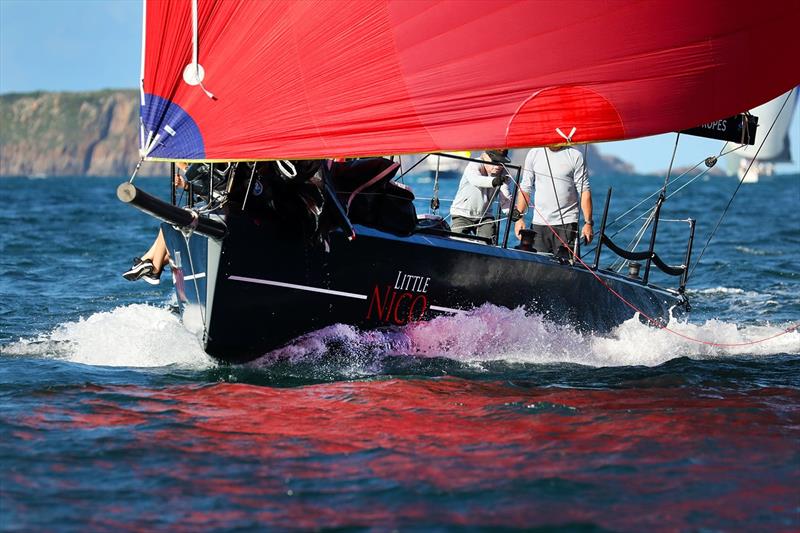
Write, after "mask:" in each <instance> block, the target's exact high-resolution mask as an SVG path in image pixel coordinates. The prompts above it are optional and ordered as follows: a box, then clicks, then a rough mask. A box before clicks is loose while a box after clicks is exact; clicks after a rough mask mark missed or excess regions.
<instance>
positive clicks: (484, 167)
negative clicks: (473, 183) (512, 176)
mask: <svg viewBox="0 0 800 533" xmlns="http://www.w3.org/2000/svg"><path fill="white" fill-rule="evenodd" d="M485 165H486V163H481V166H480V167H479V168H478V172H480V171H481V170H483V171H485V172H486V176H487V177H488V176H489V171H488V170H486V166H485ZM492 166H497V165H492ZM500 166H501V167H502V172H505V173H506V176H508V174H509V172H508V169H506V166H505V165H504V164H502V163H500ZM500 187H502V185H498V186H497V187H495V188H494V190H493V191H492V197H491V198H489V202H488V203H487V204H486V208H485V209H484V210H483V214H482V215H481V218H479V219H478V223H480V222H481V221H483V219H484V218H485V217H486V213H487V212H488V211H489V208H490V207H492V204H493V203H494V200H495V198H497V193H498V192H500ZM498 227H499V226H498Z"/></svg>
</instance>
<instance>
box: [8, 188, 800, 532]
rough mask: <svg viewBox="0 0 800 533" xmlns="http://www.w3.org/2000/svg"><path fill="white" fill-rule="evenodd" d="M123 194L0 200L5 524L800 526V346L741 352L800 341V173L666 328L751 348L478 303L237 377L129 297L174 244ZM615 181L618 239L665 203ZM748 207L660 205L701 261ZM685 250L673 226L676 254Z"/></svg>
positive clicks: (336, 337) (773, 194)
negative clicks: (141, 265)
mask: <svg viewBox="0 0 800 533" xmlns="http://www.w3.org/2000/svg"><path fill="white" fill-rule="evenodd" d="M120 181H121V179H78V178H72V179H71V178H63V179H46V180H37V179H17V178H14V179H0V196H1V197H2V198H3V199H4V209H3V210H2V211H0V239H1V240H0V406H2V408H1V409H0V480H1V481H0V528H2V529H4V530H26V531H30V530H32V531H38V530H65V531H84V530H87V529H90V530H109V529H112V528H115V529H116V528H122V529H126V530H130V529H132V530H143V529H157V530H169V531H172V530H205V529H233V530H235V529H242V530H253V529H255V530H271V529H278V530H283V529H320V528H343V529H362V528H367V529H378V530H392V529H400V530H407V529H418V530H449V529H501V528H511V529H517V528H552V529H565V530H581V531H595V530H616V531H641V530H712V531H719V530H742V531H756V530H759V531H767V530H769V531H791V530H798V529H800V489H798V487H800V333H798V332H791V333H788V334H784V335H780V336H778V337H776V338H774V339H772V340H770V341H767V342H763V343H756V344H747V343H751V342H754V341H757V340H758V339H762V338H766V337H771V336H775V335H779V334H780V333H781V332H783V331H784V330H785V329H786V328H789V327H791V326H792V325H794V324H796V323H797V322H798V321H800V222H798V218H797V206H798V205H800V176H784V177H780V178H774V179H771V180H762V182H761V183H759V184H757V185H746V186H743V188H742V189H741V190H740V192H739V194H738V196H737V198H736V199H735V201H734V203H733V206H732V208H731V211H730V212H729V214H728V216H727V217H726V219H725V221H724V222H723V224H722V225H721V227H720V230H719V232H718V234H717V236H716V238H715V239H714V240H713V241H712V244H711V245H710V246H709V248H708V250H707V251H706V254H705V257H704V258H703V261H702V263H701V264H700V266H699V267H698V269H697V270H696V271H695V273H694V275H693V277H692V278H691V279H690V281H689V288H690V293H689V295H690V298H691V301H692V306H693V312H692V314H691V315H690V316H688V317H687V318H685V319H681V320H680V321H673V322H672V323H671V324H670V327H671V329H673V330H674V331H675V332H678V333H680V334H682V335H685V336H688V337H691V338H695V339H699V340H703V341H706V342H711V343H723V344H740V346H730V347H722V346H714V345H711V344H700V343H697V342H694V341H692V340H687V339H686V338H682V337H678V336H676V335H674V334H673V333H670V332H668V331H664V330H655V329H652V328H649V327H646V326H643V325H642V324H641V323H639V321H638V320H635V319H634V320H631V321H630V322H627V323H625V324H623V325H622V326H620V327H619V328H618V329H617V330H616V331H614V332H613V333H612V335H609V336H607V337H599V336H592V335H585V334H579V333H576V332H575V331H573V330H571V329H570V328H566V327H562V326H556V325H554V324H551V323H548V322H547V321H546V320H543V319H542V318H541V317H538V316H526V315H525V314H524V313H522V312H521V311H519V310H505V309H499V308H493V307H484V308H481V309H478V310H476V311H475V312H473V313H471V314H469V315H467V316H463V317H443V318H441V319H439V320H436V321H434V322H431V323H425V324H416V325H413V326H410V327H408V328H406V329H405V330H401V331H396V332H388V333H387V332H383V333H378V332H359V331H356V330H354V329H352V328H349V327H346V326H334V327H332V328H327V329H326V330H323V331H320V332H317V333H315V334H312V335H310V336H308V337H306V338H304V339H300V340H298V341H297V342H295V343H293V344H292V346H291V347H290V348H288V349H286V350H282V351H280V352H278V353H276V354H272V355H271V356H270V357H267V358H264V359H262V360H260V361H258V362H256V363H255V364H253V365H250V366H248V367H244V368H232V367H220V366H217V365H216V364H215V363H214V362H213V361H212V360H211V359H209V358H208V357H207V356H205V355H204V354H203V353H202V350H201V348H200V343H199V341H198V339H197V338H196V337H195V336H194V335H193V334H191V333H189V332H188V331H187V330H186V329H184V328H183V327H182V325H181V324H180V321H179V319H178V318H177V317H176V316H175V315H173V314H172V313H171V312H170V310H169V306H170V304H171V303H172V302H173V298H172V295H171V292H170V290H171V284H170V283H168V280H165V282H164V283H163V284H162V285H161V286H158V287H155V288H154V287H151V286H149V285H146V284H144V283H129V282H126V281H124V280H123V279H122V278H121V276H120V273H121V272H122V271H123V270H124V269H125V268H126V267H127V266H128V265H129V264H130V260H131V258H132V257H133V256H135V255H138V254H140V253H141V252H142V251H144V250H145V249H146V248H147V246H149V244H150V242H151V240H152V237H153V236H154V234H155V228H156V224H155V223H154V222H153V221H152V219H150V218H149V217H147V216H145V215H142V214H140V213H138V212H137V211H135V210H133V209H131V208H129V207H126V206H123V205H122V204H120V203H119V202H118V201H117V200H116V198H115V188H116V186H117V184H118V183H119V182H120ZM684 182H685V181H684ZM609 183H613V185H614V200H613V201H612V218H613V217H614V216H616V215H617V214H620V213H622V212H623V211H624V210H626V209H627V208H628V207H630V206H632V205H634V204H635V203H636V202H638V200H640V199H641V198H642V197H643V196H646V195H647V194H650V193H651V192H653V191H655V190H656V189H657V188H658V187H659V186H660V180H659V179H656V178H647V177H625V178H617V179H614V180H611V179H608V178H603V177H596V178H594V180H593V188H594V191H595V206H596V211H599V206H602V198H603V196H604V192H605V189H606V187H607V186H608V184H609ZM137 184H138V185H140V186H142V187H143V188H145V189H147V190H149V191H155V192H158V193H159V194H162V195H165V194H166V193H167V189H166V187H167V181H166V178H164V179H160V180H158V179H141V180H139V181H138V182H137ZM412 185H414V186H415V190H416V191H417V193H418V195H419V196H426V194H425V192H424V189H425V187H429V186H430V184H421V183H418V182H417V181H415V180H412ZM455 185H456V184H455V183H453V182H450V183H446V184H444V185H443V192H442V196H443V197H452V194H453V191H454V189H455ZM680 185H681V182H678V183H676V184H675V185H674V187H673V190H675V189H677V187H679V186H680ZM735 187H736V182H735V181H734V180H732V179H711V180H703V179H700V180H698V181H697V182H695V183H693V184H692V185H691V186H689V187H687V188H686V189H685V190H683V191H681V193H679V194H677V195H676V196H675V197H673V198H671V199H670V200H669V202H668V203H667V204H666V206H665V212H664V219H675V220H677V219H684V218H686V217H689V216H691V217H693V218H697V219H698V231H697V240H696V252H695V257H697V254H698V253H699V251H700V249H701V248H702V247H703V245H704V244H705V241H706V238H707V236H708V234H709V232H710V231H711V228H712V227H713V225H714V224H715V223H716V221H717V219H718V217H719V215H720V213H721V211H722V209H723V208H724V206H725V204H726V203H727V201H728V199H729V198H730V195H731V193H732V192H733V190H734V189H735ZM424 205H425V201H420V211H425V210H426V209H425V208H423V206H424ZM638 212H640V211H637V213H638ZM595 220H599V214H596V215H595ZM617 227H620V226H619V225H618V226H617ZM632 235H633V228H631V230H629V231H626V232H624V233H623V234H621V235H620V236H619V242H622V243H627V242H628V241H627V239H629V238H630V237H631V236H632ZM686 237H687V227H686V225H685V224H684V223H680V222H664V223H662V225H661V227H660V229H659V238H658V250H659V251H660V252H659V253H661V254H662V255H663V256H664V257H665V258H666V259H667V261H669V262H671V263H676V264H679V263H680V262H681V261H682V259H683V253H684V246H685V239H686ZM615 239H616V238H615ZM611 261H612V258H611V257H607V261H606V263H610V262H611ZM658 281H659V282H661V283H664V284H665V285H669V284H672V283H674V282H673V281H672V280H669V279H667V278H666V277H662V278H658ZM410 354H414V355H413V356H412V355H410Z"/></svg>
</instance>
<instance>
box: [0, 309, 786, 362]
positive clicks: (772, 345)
mask: <svg viewBox="0 0 800 533" xmlns="http://www.w3.org/2000/svg"><path fill="white" fill-rule="evenodd" d="M786 327H788V324H787V325H784V326H781V325H761V326H756V325H749V326H737V325H736V324H732V323H727V322H724V321H720V320H708V321H706V322H705V323H703V324H692V323H689V322H685V321H679V320H676V319H672V320H671V321H670V323H669V328H670V329H671V330H673V331H675V332H678V333H680V334H682V335H686V336H688V337H692V338H695V339H699V340H702V341H706V342H711V343H721V344H737V343H747V342H750V341H753V340H756V339H762V338H766V337H770V336H772V335H775V334H777V333H780V332H781V331H783V330H784V329H785V328H786ZM3 352H4V353H6V354H9V355H35V356H43V357H53V358H58V359H63V360H68V361H72V362H76V363H83V364H90V365H101V366H126V367H162V366H168V365H176V366H178V367H181V368H191V369H203V368H209V367H212V366H214V365H215V363H214V361H213V359H212V358H210V357H209V356H208V355H206V354H205V353H204V352H203V350H202V347H201V343H200V340H199V338H198V336H197V335H196V334H194V333H191V332H190V331H188V330H187V329H186V328H185V327H184V325H183V324H182V323H181V322H180V320H179V318H178V317H177V316H176V315H175V314H173V313H171V312H170V311H169V310H168V309H166V308H159V307H153V306H149V305H142V304H134V305H128V306H124V307H118V308H116V309H114V310H112V311H108V312H101V313H96V314H94V315H92V316H90V317H89V318H86V319H80V320H78V321H77V322H68V323H66V324H62V325H60V326H58V327H57V328H55V329H54V330H53V331H52V332H50V333H48V334H45V335H40V336H39V337H37V338H34V339H22V340H20V341H18V342H16V343H12V344H10V345H7V346H5V347H4V348H3ZM780 353H800V332H798V331H793V332H791V333H787V334H785V335H782V336H780V337H777V338H774V339H771V340H768V341H766V342H763V343H759V344H753V345H746V346H728V347H725V346H713V345H708V344H702V343H698V342H694V341H691V340H688V339H685V338H682V337H680V336H678V335H675V334H674V333H672V332H670V331H667V330H664V329H656V328H653V327H649V326H647V325H645V324H643V323H642V322H641V321H639V319H638V318H631V319H630V320H628V321H626V322H625V323H623V324H621V325H620V326H619V327H617V328H616V329H614V330H613V331H612V332H610V333H609V334H607V335H593V334H588V333H581V332H578V331H576V330H574V329H573V328H571V327H569V326H564V325H558V324H556V323H554V322H552V321H550V320H547V319H546V318H544V317H542V316H541V315H537V314H527V313H525V311H524V310H522V309H506V308H502V307H496V306H493V305H488V304H487V305H484V306H482V307H480V308H477V309H475V310H473V311H471V312H469V313H465V314H462V315H453V316H439V317H437V318H434V319H433V320H431V321H429V322H417V323H414V324H411V325H408V326H406V327H404V328H401V329H395V330H377V331H360V330H358V329H356V328H354V327H352V326H347V325H342V324H337V325H334V326H330V327H327V328H323V329H321V330H318V331H315V332H313V333H310V334H308V335H304V336H302V337H300V338H298V339H296V340H295V341H293V342H291V343H290V344H288V345H287V346H285V347H283V348H280V349H278V350H275V351H272V352H270V353H269V354H267V355H265V356H264V357H262V358H260V359H259V360H258V361H256V362H255V363H253V364H252V365H253V366H256V367H260V366H270V365H272V364H274V363H275V362H278V361H280V362H288V363H289V364H300V363H302V364H308V363H314V362H317V361H320V362H321V361H323V360H328V361H330V360H335V361H336V364H337V365H338V366H339V367H340V368H339V370H340V371H342V372H343V373H344V374H345V375H348V374H350V373H348V372H347V368H348V367H352V370H353V372H351V374H353V375H362V374H364V373H370V372H375V373H380V360H381V358H382V357H384V356H398V355H411V356H416V357H445V358H448V359H453V360H455V361H459V362H462V363H467V364H470V363H476V364H480V363H482V362H487V361H506V362H508V363H534V364H547V363H561V362H565V363H577V364H582V365H588V366H595V367H601V366H630V365H645V366H655V365H659V364H661V363H664V362H666V361H668V360H670V359H674V358H676V357H691V358H695V359H704V358H716V357H726V356H741V355H748V356H756V357H761V356H768V355H772V354H780Z"/></svg>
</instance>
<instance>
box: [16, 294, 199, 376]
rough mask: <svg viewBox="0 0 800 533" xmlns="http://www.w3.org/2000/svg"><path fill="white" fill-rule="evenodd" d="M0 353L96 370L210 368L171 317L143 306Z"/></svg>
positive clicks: (166, 311)
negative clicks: (43, 359)
mask: <svg viewBox="0 0 800 533" xmlns="http://www.w3.org/2000/svg"><path fill="white" fill-rule="evenodd" d="M1 351H2V353H3V354H6V355H23V356H24V355H31V356H41V357H50V358H54V359H61V360H66V361H71V362H74V363H82V364H87V365H97V366H125V367H163V366H169V365H175V366H177V367H181V368H188V369H201V368H208V367H211V366H214V365H215V363H214V361H213V359H211V357H209V356H208V355H206V353H205V352H203V348H202V346H201V344H200V341H199V339H198V338H197V336H196V335H194V334H193V333H190V332H189V331H188V330H187V329H186V328H185V327H184V326H183V324H182V323H181V321H180V318H179V317H178V316H177V315H175V314H174V313H172V312H171V311H170V310H169V309H167V308H162V307H153V306H150V305H144V304H134V305H128V306H124V307H118V308H116V309H113V310H111V311H106V312H100V313H95V314H93V315H91V316H90V317H88V318H85V319H84V318H81V319H80V320H78V321H77V322H67V323H65V324H61V325H59V326H58V327H56V328H55V329H54V330H53V331H51V332H50V333H47V334H43V335H39V336H38V337H35V338H32V339H21V340H19V341H17V342H15V343H12V344H9V345H7V346H3V347H2V350H1Z"/></svg>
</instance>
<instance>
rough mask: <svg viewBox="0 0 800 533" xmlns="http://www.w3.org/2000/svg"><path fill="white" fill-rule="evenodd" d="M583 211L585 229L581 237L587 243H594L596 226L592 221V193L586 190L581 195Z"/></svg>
mask: <svg viewBox="0 0 800 533" xmlns="http://www.w3.org/2000/svg"><path fill="white" fill-rule="evenodd" d="M581 210H582V211H583V220H584V223H583V229H582V230H581V235H582V236H583V237H584V238H585V239H586V242H587V243H589V242H592V239H593V238H594V225H593V221H592V191H591V190H585V191H583V193H581Z"/></svg>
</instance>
